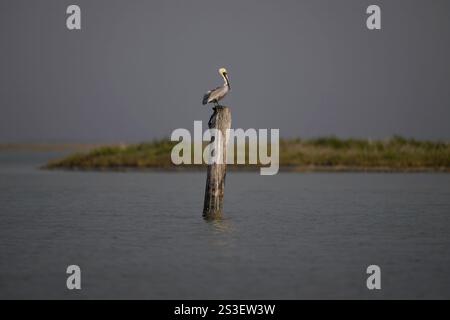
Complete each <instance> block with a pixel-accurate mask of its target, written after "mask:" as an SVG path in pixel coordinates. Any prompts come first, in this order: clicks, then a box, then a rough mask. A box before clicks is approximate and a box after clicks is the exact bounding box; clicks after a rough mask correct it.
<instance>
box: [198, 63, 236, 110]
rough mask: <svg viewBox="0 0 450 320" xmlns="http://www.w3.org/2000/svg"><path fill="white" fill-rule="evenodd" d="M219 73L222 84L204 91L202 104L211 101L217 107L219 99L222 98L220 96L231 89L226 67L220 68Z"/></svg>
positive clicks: (223, 95)
mask: <svg viewBox="0 0 450 320" xmlns="http://www.w3.org/2000/svg"><path fill="white" fill-rule="evenodd" d="M219 73H220V75H221V76H222V77H223V80H224V81H225V83H224V84H223V85H222V86H220V87H217V88H215V89H213V90H209V91H208V92H207V93H205V95H204V96H203V102H202V103H203V105H205V104H207V103H211V102H213V103H214V106H215V107H218V106H219V101H220V100H222V98H223V97H225V96H226V95H227V93H228V92H229V91H230V90H231V87H230V81H229V80H228V72H227V69H225V68H220V69H219Z"/></svg>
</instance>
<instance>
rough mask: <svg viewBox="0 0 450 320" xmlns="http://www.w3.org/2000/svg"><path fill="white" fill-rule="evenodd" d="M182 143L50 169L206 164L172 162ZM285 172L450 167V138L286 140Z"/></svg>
mask: <svg viewBox="0 0 450 320" xmlns="http://www.w3.org/2000/svg"><path fill="white" fill-rule="evenodd" d="M177 143H178V142H171V141H169V140H158V141H153V142H148V143H140V144H131V145H107V146H102V147H98V148H94V149H93V150H90V151H88V152H81V153H75V154H73V155H70V156H68V157H66V158H63V159H59V160H54V161H51V162H49V163H48V164H47V165H46V166H45V167H44V168H46V169H75V170H127V169H163V170H182V169H197V168H202V167H203V166H204V165H193V164H192V165H179V166H175V165H173V164H172V162H171V159H170V153H171V150H172V147H173V146H174V145H175V144H177ZM259 167H260V166H259V165H229V169H231V170H233V169H238V170H246V169H250V170H251V169H257V168H259ZM280 170H281V171H386V172H389V171H414V172H416V171H441V172H450V143H448V142H432V141H418V140H415V139H405V138H402V137H399V136H394V137H392V138H390V139H387V140H364V139H339V138H336V137H324V138H315V139H307V140H303V139H282V140H280Z"/></svg>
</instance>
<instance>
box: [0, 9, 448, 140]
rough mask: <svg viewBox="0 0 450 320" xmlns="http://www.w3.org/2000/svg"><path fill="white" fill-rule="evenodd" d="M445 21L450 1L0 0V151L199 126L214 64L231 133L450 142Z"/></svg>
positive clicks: (205, 115) (213, 81) (148, 136)
mask: <svg viewBox="0 0 450 320" xmlns="http://www.w3.org/2000/svg"><path fill="white" fill-rule="evenodd" d="M70 4H77V5H79V6H80V8H81V30H71V31H70V30H68V29H67V27H66V19H67V17H68V15H67V14H66V8H67V7H68V6H69V5H70ZM370 4H377V5H379V6H380V8H381V30H368V29H367V27H366V19H367V17H368V15H367V14H366V8H367V7H368V6H369V5H370ZM449 13H450V1H448V0H433V1H427V0H403V1H400V0H398V1H380V0H370V1H365V0H341V1H336V0H326V1H325V0H308V1H301V0H280V1H275V0H270V1H268V0H257V1H256V0H255V1H253V0H252V1H249V0H227V1H216V0H205V1H199V0H191V1H181V0H180V1H173V0H164V1H163V0H161V1H144V0H142V1H137V0H128V1H124V0H122V1H117V0H96V1H85V0H71V1H62V0H41V1H32V0H2V1H1V2H0V143H11V142H108V143H112V142H139V141H146V140H152V139H155V138H162V137H169V136H170V134H171V133H172V131H173V130H174V129H176V128H186V129H189V130H190V131H193V122H194V120H203V121H204V123H205V124H206V123H207V121H208V119H209V117H210V115H211V108H210V107H209V106H208V107H205V106H202V105H201V100H202V97H203V94H204V93H205V92H206V91H207V90H209V89H212V88H214V87H216V86H218V85H221V84H222V83H223V81H222V78H221V77H220V75H219V74H218V72H217V69H218V68H220V67H226V68H227V69H228V73H229V78H230V82H231V88H232V91H231V92H230V93H229V95H228V96H227V97H226V98H225V99H224V100H223V101H222V104H223V105H226V106H229V107H230V108H231V110H232V116H233V124H232V126H233V127H234V128H243V129H247V128H256V129H258V128H267V129H271V128H277V129H280V136H282V137H303V138H309V137H317V136H326V135H336V136H338V137H343V138H347V137H357V138H372V139H376V138H387V137H389V136H392V135H394V134H399V135H403V136H406V137H413V138H418V139H440V140H450V126H449V124H448V123H449V119H450V63H449V57H450V19H449Z"/></svg>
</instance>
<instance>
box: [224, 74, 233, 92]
mask: <svg viewBox="0 0 450 320" xmlns="http://www.w3.org/2000/svg"><path fill="white" fill-rule="evenodd" d="M223 76H224V77H225V79H226V80H227V84H228V88H230V89H231V86H230V80H228V74H227V73H224V74H223Z"/></svg>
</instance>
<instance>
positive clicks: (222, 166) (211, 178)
mask: <svg viewBox="0 0 450 320" xmlns="http://www.w3.org/2000/svg"><path fill="white" fill-rule="evenodd" d="M208 127H209V128H210V129H213V128H215V129H218V130H220V132H222V137H223V143H222V146H221V147H222V155H223V157H222V159H223V161H222V163H212V164H208V169H207V174H206V189H205V202H204V205H203V217H205V218H207V219H211V218H212V219H214V218H220V216H221V214H222V208H223V195H224V191H225V176H226V170H227V163H226V159H227V146H228V139H227V135H226V131H227V129H230V128H231V111H230V109H229V108H227V107H223V106H218V107H214V113H213V115H212V116H211V119H210V120H209V122H208ZM213 141H214V137H212V139H211V142H213ZM217 142H218V141H217V139H216V141H215V143H217ZM216 150H218V149H217V148H216Z"/></svg>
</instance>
